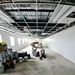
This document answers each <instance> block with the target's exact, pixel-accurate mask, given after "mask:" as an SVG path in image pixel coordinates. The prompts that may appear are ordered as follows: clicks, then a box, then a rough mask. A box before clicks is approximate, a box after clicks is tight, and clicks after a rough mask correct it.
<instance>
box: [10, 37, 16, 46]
mask: <svg viewBox="0 0 75 75" xmlns="http://www.w3.org/2000/svg"><path fill="white" fill-rule="evenodd" d="M10 43H11V46H15V39H14V37H12V36H10Z"/></svg>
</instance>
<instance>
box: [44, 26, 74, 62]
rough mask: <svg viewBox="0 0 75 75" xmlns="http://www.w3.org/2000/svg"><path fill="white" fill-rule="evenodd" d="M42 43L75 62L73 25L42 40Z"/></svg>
mask: <svg viewBox="0 0 75 75" xmlns="http://www.w3.org/2000/svg"><path fill="white" fill-rule="evenodd" d="M43 43H44V45H46V46H47V47H48V48H49V49H51V50H53V51H55V52H57V53H59V54H60V55H62V56H63V57H65V58H67V59H68V60H70V61H72V62H73V63H75V26H73V27H71V28H68V29H66V30H63V31H61V32H59V33H56V34H54V35H52V36H50V37H48V38H46V39H44V40H43Z"/></svg>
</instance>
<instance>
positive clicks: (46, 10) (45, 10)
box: [5, 8, 54, 12]
mask: <svg viewBox="0 0 75 75" xmlns="http://www.w3.org/2000/svg"><path fill="white" fill-rule="evenodd" d="M19 10H20V11H26V12H27V11H31V12H33V11H34V12H36V9H19ZM37 10H38V12H53V11H54V10H50V9H49V10H48V9H39V8H38V9H37ZM5 11H12V12H14V11H18V10H17V9H5Z"/></svg>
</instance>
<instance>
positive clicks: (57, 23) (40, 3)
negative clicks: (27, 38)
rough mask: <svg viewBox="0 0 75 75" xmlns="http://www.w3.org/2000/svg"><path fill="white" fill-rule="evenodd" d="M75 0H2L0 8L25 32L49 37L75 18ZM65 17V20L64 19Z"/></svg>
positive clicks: (0, 0) (14, 24)
mask: <svg viewBox="0 0 75 75" xmlns="http://www.w3.org/2000/svg"><path fill="white" fill-rule="evenodd" d="M74 5H75V0H0V9H1V10H2V12H4V13H5V14H6V15H7V16H8V17H9V18H11V19H12V20H13V21H12V22H11V24H13V26H16V27H17V28H19V29H20V30H22V31H24V32H25V33H28V32H29V33H31V34H32V35H33V36H35V37H37V36H39V37H47V36H50V35H52V34H54V33H57V32H59V31H61V30H63V29H65V28H67V27H68V21H66V18H67V17H69V18H71V17H72V18H75V12H73V11H74V10H75V7H74ZM64 19H65V20H64Z"/></svg>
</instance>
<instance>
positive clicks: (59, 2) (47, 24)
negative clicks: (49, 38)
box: [42, 0, 62, 33]
mask: <svg viewBox="0 0 75 75" xmlns="http://www.w3.org/2000/svg"><path fill="white" fill-rule="evenodd" d="M61 1H62V0H60V1H59V3H58V4H57V6H58V5H59V4H60V3H61ZM48 23H49V20H48V22H47V24H46V26H45V27H44V31H45V29H46V27H47V25H48ZM56 26H57V24H56V25H55V27H56ZM53 28H54V27H53ZM53 28H52V29H53ZM52 29H50V30H52ZM44 31H43V32H44ZM43 32H42V33H43Z"/></svg>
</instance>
